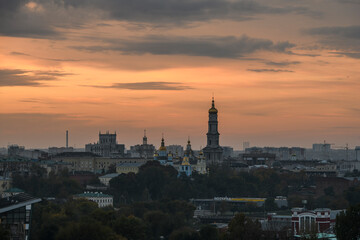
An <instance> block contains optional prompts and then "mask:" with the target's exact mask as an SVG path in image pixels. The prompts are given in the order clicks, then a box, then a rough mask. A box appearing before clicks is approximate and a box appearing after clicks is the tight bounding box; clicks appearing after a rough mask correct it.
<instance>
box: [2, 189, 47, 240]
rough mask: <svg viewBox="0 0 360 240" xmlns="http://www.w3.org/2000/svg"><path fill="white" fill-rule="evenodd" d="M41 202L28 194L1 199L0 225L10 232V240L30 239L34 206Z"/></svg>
mask: <svg viewBox="0 0 360 240" xmlns="http://www.w3.org/2000/svg"><path fill="white" fill-rule="evenodd" d="M38 202H41V199H40V198H35V197H32V196H30V195H29V194H26V193H19V194H16V195H13V196H9V197H6V198H1V199H0V224H2V225H3V226H4V227H5V228H8V229H9V230H10V239H18V240H20V239H21V240H27V239H29V235H30V229H31V218H32V214H31V211H32V205H33V204H35V203H38Z"/></svg>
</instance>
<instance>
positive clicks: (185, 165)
mask: <svg viewBox="0 0 360 240" xmlns="http://www.w3.org/2000/svg"><path fill="white" fill-rule="evenodd" d="M191 173H192V169H191V165H190V161H189V157H188V156H185V157H184V158H183V160H182V161H181V164H180V166H179V169H178V177H179V176H181V175H182V174H185V175H186V176H187V177H190V176H191Z"/></svg>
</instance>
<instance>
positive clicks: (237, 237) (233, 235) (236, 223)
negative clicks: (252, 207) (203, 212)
mask: <svg viewBox="0 0 360 240" xmlns="http://www.w3.org/2000/svg"><path fill="white" fill-rule="evenodd" d="M228 231H229V237H230V239H231V240H249V239H260V238H261V235H262V230H261V224H260V223H259V222H258V221H252V220H251V219H249V218H247V217H246V216H245V215H244V214H242V213H238V214H236V215H235V217H234V218H233V219H232V220H231V222H230V223H229V229H228Z"/></svg>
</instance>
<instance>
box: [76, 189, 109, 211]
mask: <svg viewBox="0 0 360 240" xmlns="http://www.w3.org/2000/svg"><path fill="white" fill-rule="evenodd" d="M73 198H74V199H87V200H89V201H93V202H96V203H97V205H98V206H99V207H100V208H101V207H108V206H111V207H112V206H113V199H114V197H113V196H111V195H107V194H103V193H102V192H84V193H80V194H76V195H74V197H73Z"/></svg>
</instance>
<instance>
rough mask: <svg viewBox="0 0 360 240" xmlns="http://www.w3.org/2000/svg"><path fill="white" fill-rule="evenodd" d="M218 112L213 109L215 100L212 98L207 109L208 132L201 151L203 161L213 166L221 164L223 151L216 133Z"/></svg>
mask: <svg viewBox="0 0 360 240" xmlns="http://www.w3.org/2000/svg"><path fill="white" fill-rule="evenodd" d="M218 123H219V122H218V110H217V109H216V108H215V100H214V97H213V98H212V103H211V108H210V109H209V121H208V132H207V134H206V136H207V144H206V147H205V148H204V149H203V152H204V155H205V159H206V160H207V162H210V163H213V164H219V163H221V162H222V152H223V149H222V147H220V145H219V135H220V133H219V132H218Z"/></svg>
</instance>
